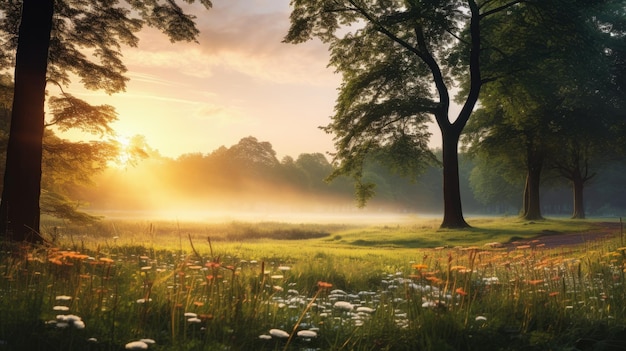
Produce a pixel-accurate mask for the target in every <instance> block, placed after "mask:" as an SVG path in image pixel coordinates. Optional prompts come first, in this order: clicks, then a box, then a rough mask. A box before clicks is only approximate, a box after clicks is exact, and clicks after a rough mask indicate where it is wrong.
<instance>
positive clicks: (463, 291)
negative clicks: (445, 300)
mask: <svg viewBox="0 0 626 351" xmlns="http://www.w3.org/2000/svg"><path fill="white" fill-rule="evenodd" d="M455 292H456V293H457V294H459V295H461V296H467V293H466V292H465V290H463V288H457V289H456V290H455Z"/></svg>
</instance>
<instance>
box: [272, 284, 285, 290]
mask: <svg viewBox="0 0 626 351" xmlns="http://www.w3.org/2000/svg"><path fill="white" fill-rule="evenodd" d="M272 289H274V291H276V292H283V290H285V289H283V287H282V286H278V285H274V286H273V287H272Z"/></svg>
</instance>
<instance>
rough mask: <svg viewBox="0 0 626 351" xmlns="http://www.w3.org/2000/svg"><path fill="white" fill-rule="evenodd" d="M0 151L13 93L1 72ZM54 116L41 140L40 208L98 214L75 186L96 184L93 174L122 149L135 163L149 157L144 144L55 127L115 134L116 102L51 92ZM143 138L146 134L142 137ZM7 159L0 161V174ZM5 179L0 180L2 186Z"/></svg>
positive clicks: (70, 216) (83, 217)
mask: <svg viewBox="0 0 626 351" xmlns="http://www.w3.org/2000/svg"><path fill="white" fill-rule="evenodd" d="M0 92H1V93H0V106H2V107H1V113H0V154H1V156H2V158H3V159H4V157H5V155H6V146H7V143H8V135H9V124H10V123H9V122H10V115H11V113H10V109H9V108H8V106H10V105H11V100H12V96H13V83H12V78H11V77H10V76H8V75H5V76H2V78H0ZM49 105H50V110H51V115H52V118H51V120H50V121H49V122H48V123H46V125H45V131H44V137H43V141H42V146H43V153H42V179H41V192H42V194H41V198H40V201H39V202H40V206H41V213H42V214H47V215H50V216H53V217H58V218H63V219H67V220H70V221H73V222H81V223H87V222H92V221H95V220H97V219H98V218H97V217H94V216H91V215H89V214H87V213H84V212H82V211H80V210H79V207H80V202H79V201H76V200H75V198H74V197H73V194H72V193H73V192H74V191H75V188H76V187H77V186H90V185H93V177H94V176H95V175H97V174H99V173H101V172H102V171H103V170H104V169H106V168H107V167H108V166H109V163H111V162H115V160H116V159H117V158H118V157H120V155H121V154H122V153H124V157H125V158H126V159H127V161H128V162H131V163H133V162H134V163H136V162H137V161H138V160H139V159H141V158H144V157H146V155H145V152H144V151H143V149H144V148H145V146H143V145H141V144H137V145H136V146H135V147H132V148H130V149H129V150H122V148H121V145H119V143H118V142H117V141H115V140H113V139H109V140H107V141H92V142H80V141H79V142H71V141H69V140H64V139H61V138H59V137H58V136H57V135H56V134H55V133H54V132H53V131H52V129H51V127H53V126H54V127H56V128H57V129H58V130H60V131H67V130H69V129H78V130H80V131H82V132H87V133H90V134H95V135H99V136H100V137H103V136H109V137H113V136H114V131H113V129H111V128H110V126H109V124H110V123H111V122H114V121H115V120H117V113H116V112H115V109H114V108H113V107H112V106H108V105H101V106H92V105H89V104H88V103H86V102H85V101H83V100H80V99H77V98H75V97H73V96H71V95H69V94H65V93H64V94H63V95H62V97H55V96H52V97H50V104H49ZM144 144H145V140H144ZM3 173H4V163H0V174H3ZM1 189H2V184H0V191H1Z"/></svg>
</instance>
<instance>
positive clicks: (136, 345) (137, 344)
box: [125, 341, 148, 350]
mask: <svg viewBox="0 0 626 351" xmlns="http://www.w3.org/2000/svg"><path fill="white" fill-rule="evenodd" d="M125 348H126V350H147V349H148V344H146V343H145V342H143V341H133V342H129V343H128V344H126V346H125Z"/></svg>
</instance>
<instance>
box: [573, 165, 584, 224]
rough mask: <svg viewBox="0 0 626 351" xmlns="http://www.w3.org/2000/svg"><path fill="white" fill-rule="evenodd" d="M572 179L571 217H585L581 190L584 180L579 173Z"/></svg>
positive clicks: (582, 189) (582, 190)
mask: <svg viewBox="0 0 626 351" xmlns="http://www.w3.org/2000/svg"><path fill="white" fill-rule="evenodd" d="M573 178H574V179H572V188H573V191H574V213H573V214H572V218H576V219H585V205H584V202H583V192H584V187H585V182H584V180H583V178H582V177H581V176H580V174H579V175H578V176H577V177H573Z"/></svg>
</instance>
